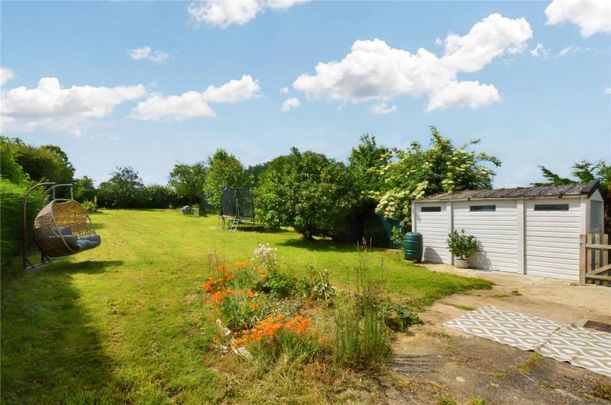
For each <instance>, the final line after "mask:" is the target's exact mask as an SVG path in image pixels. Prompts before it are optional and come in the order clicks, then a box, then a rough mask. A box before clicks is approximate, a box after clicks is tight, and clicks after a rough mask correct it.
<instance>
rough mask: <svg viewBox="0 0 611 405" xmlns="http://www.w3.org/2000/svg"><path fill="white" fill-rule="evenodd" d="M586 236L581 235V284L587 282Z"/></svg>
mask: <svg viewBox="0 0 611 405" xmlns="http://www.w3.org/2000/svg"><path fill="white" fill-rule="evenodd" d="M586 265H587V264H586V235H579V282H580V283H582V284H583V283H585V282H586Z"/></svg>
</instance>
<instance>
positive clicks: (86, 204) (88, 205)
mask: <svg viewBox="0 0 611 405" xmlns="http://www.w3.org/2000/svg"><path fill="white" fill-rule="evenodd" d="M81 206H82V207H83V208H84V209H85V211H87V212H88V213H90V214H91V213H93V212H98V205H97V204H96V203H95V201H83V202H82V203H81Z"/></svg>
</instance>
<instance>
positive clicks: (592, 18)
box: [545, 0, 611, 37]
mask: <svg viewBox="0 0 611 405" xmlns="http://www.w3.org/2000/svg"><path fill="white" fill-rule="evenodd" d="M545 15H546V16H547V21H546V24H548V25H558V24H561V23H564V22H567V21H568V22H570V23H573V24H575V25H578V26H579V28H580V30H581V35H582V36H584V37H589V36H590V35H592V34H596V33H602V32H611V1H609V0H553V1H552V2H551V3H550V4H549V5H548V6H547V7H546V8H545Z"/></svg>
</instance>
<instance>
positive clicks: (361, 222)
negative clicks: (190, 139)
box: [2, 127, 611, 241]
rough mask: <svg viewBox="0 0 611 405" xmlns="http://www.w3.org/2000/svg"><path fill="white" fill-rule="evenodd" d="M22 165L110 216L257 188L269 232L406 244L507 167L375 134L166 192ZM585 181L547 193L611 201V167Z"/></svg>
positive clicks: (228, 160)
mask: <svg viewBox="0 0 611 405" xmlns="http://www.w3.org/2000/svg"><path fill="white" fill-rule="evenodd" d="M2 144H3V145H4V147H5V148H8V149H10V150H11V151H12V153H13V155H14V156H15V159H16V162H17V163H18V164H19V165H20V166H21V167H22V168H23V169H24V171H25V172H26V173H27V175H28V176H29V178H30V179H31V180H33V181H40V180H43V179H51V180H54V181H57V182H59V181H61V182H72V183H74V184H75V198H76V199H77V200H79V201H90V202H91V201H94V200H95V201H96V203H97V205H99V206H101V207H107V208H168V207H177V206H181V205H184V204H195V203H200V202H201V201H202V197H204V196H205V199H206V201H207V204H209V205H210V206H211V207H213V209H218V208H219V207H220V204H221V196H222V191H223V189H225V188H226V187H229V188H250V189H252V190H253V193H254V200H255V211H256V216H257V219H258V220H259V221H260V222H261V223H262V224H263V225H264V226H265V227H267V228H268V229H271V230H274V229H278V228H280V227H283V226H290V227H293V228H294V229H295V230H297V231H298V232H300V233H302V234H303V235H304V237H306V238H308V239H310V238H313V237H314V236H329V237H333V238H335V239H338V240H345V241H353V240H354V239H355V238H361V237H363V236H365V237H368V236H369V237H371V236H373V237H380V238H382V239H384V238H386V239H388V235H389V234H390V232H389V229H388V228H394V233H396V234H399V235H400V234H401V233H402V232H405V231H406V230H409V228H410V218H411V213H410V209H411V208H410V207H411V201H412V200H414V199H416V198H420V197H423V196H427V195H431V194H434V193H438V192H453V191H460V190H466V189H488V188H491V187H492V182H493V178H494V175H495V168H497V167H499V166H500V165H501V161H500V160H499V159H498V158H497V157H495V156H493V155H491V154H488V153H484V152H479V151H476V150H474V149H475V147H477V145H478V144H479V140H472V141H470V142H468V143H466V144H464V145H458V146H457V145H454V144H453V143H452V142H451V140H450V139H448V138H446V137H444V136H443V135H442V134H441V133H440V132H439V131H438V130H437V128H435V127H431V133H430V143H429V145H427V146H424V145H422V144H421V143H419V142H412V143H411V144H410V145H409V146H408V147H407V148H404V149H401V148H392V147H387V146H384V145H380V144H378V142H377V141H376V138H375V136H373V135H368V134H365V135H363V136H361V138H360V143H359V144H358V145H356V146H354V147H353V148H352V150H351V152H350V154H349V156H348V157H347V160H346V163H344V162H341V161H337V160H335V159H331V158H329V157H327V156H325V155H324V154H321V153H317V152H313V151H300V150H299V149H297V148H292V149H291V150H290V152H289V153H288V154H286V155H282V156H278V157H276V158H274V159H272V160H270V161H268V162H265V163H262V164H258V165H254V166H248V167H246V166H245V165H243V164H242V163H241V162H240V160H239V159H238V158H237V157H236V156H234V155H232V154H230V153H228V152H227V151H225V150H223V149H218V150H216V151H215V152H214V153H213V154H212V155H211V156H209V157H208V158H207V159H206V160H203V161H200V162H196V163H192V164H188V163H176V164H175V165H174V167H173V168H172V170H171V171H170V173H169V176H168V182H167V184H164V185H144V183H143V181H142V179H141V178H140V176H139V174H138V173H137V172H136V171H135V170H134V169H133V168H131V167H120V168H117V169H116V170H115V171H114V172H113V173H111V178H110V179H108V180H107V181H104V182H102V183H100V184H99V185H98V187H95V185H94V182H93V180H92V179H91V178H89V177H87V176H83V177H81V178H74V167H73V166H72V164H71V163H70V161H69V160H68V157H67V155H66V154H65V153H64V152H63V151H62V150H61V149H60V148H59V147H57V146H53V145H46V146H41V147H33V146H30V145H26V144H24V143H23V142H22V141H20V140H18V139H9V138H2ZM573 169H574V175H575V177H576V178H575V179H568V178H562V177H560V176H558V175H556V174H555V173H553V172H551V171H549V170H548V169H547V168H545V167H543V166H541V170H542V175H543V177H544V178H545V179H546V180H547V181H546V182H545V183H537V184H538V185H543V184H546V185H547V184H550V185H551V184H554V185H557V184H567V183H570V182H586V181H589V180H592V179H596V180H599V181H600V182H601V184H602V186H603V194H605V196H606V198H607V199H608V198H609V196H611V189H610V187H611V168H610V166H609V165H607V164H606V163H605V162H596V163H590V162H586V161H584V162H579V163H576V164H575V165H574V166H573Z"/></svg>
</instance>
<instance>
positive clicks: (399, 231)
mask: <svg viewBox="0 0 611 405" xmlns="http://www.w3.org/2000/svg"><path fill="white" fill-rule="evenodd" d="M404 237H405V232H403V228H402V227H400V226H398V225H397V226H393V227H392V229H391V230H390V242H391V244H392V247H393V248H400V247H401V245H403V238H404Z"/></svg>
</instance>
